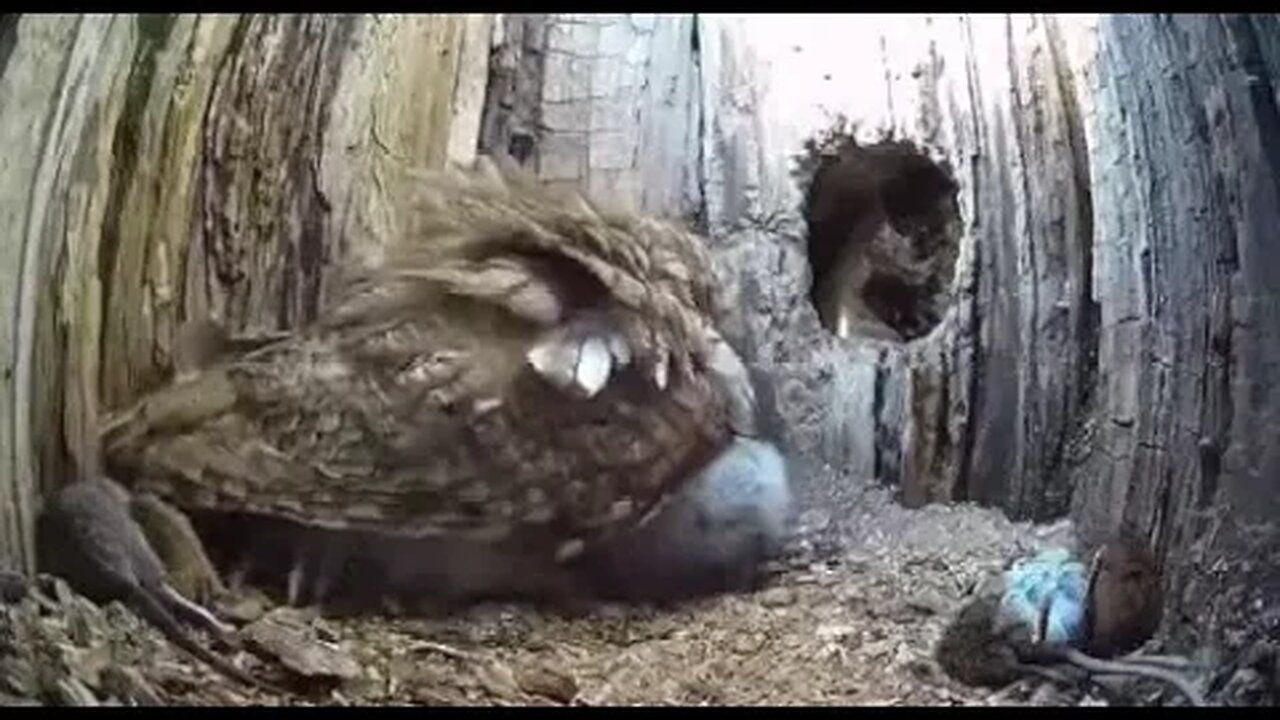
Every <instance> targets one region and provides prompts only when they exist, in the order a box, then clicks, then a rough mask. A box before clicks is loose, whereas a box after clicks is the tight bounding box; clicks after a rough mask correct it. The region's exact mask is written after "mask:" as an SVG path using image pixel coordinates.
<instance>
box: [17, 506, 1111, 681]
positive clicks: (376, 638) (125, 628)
mask: <svg viewBox="0 0 1280 720" xmlns="http://www.w3.org/2000/svg"><path fill="white" fill-rule="evenodd" d="M810 486H811V487H827V488H830V487H843V488H844V490H843V491H841V492H840V494H841V495H843V497H840V498H823V499H822V501H821V502H815V501H814V498H808V499H807V501H805V498H804V497H803V492H802V493H801V494H802V506H807V507H824V508H831V509H832V514H831V515H826V514H824V513H821V512H817V511H813V510H810V511H807V512H805V513H804V514H803V515H802V516H801V521H800V523H799V525H800V527H799V530H798V533H797V540H796V543H795V550H794V552H793V553H792V554H791V555H790V556H789V557H788V558H786V559H785V560H784V561H782V562H780V563H779V567H778V569H777V572H776V574H775V576H774V577H773V579H772V580H771V581H770V582H769V584H768V585H767V586H766V587H764V588H762V589H761V590H759V591H757V592H755V593H751V594H745V595H735V596H723V597H717V598H710V599H705V600H702V601H698V602H694V603H688V604H685V605H682V606H679V607H676V608H674V609H666V610H658V609H646V608H622V607H605V608H601V609H599V610H598V611H597V612H595V613H593V614H592V615H590V616H588V617H582V618H572V619H570V618H566V617H561V616H556V615H553V614H548V613H542V612H538V611H535V610H532V609H529V608H527V607H521V606H485V607H477V608H474V609H472V610H471V611H469V612H468V613H465V614H463V615H461V616H455V617H453V618H449V619H443V618H442V619H429V620H424V619H398V618H382V617H378V618H359V619H333V618H320V617H317V616H315V615H314V613H309V612H307V611H300V610H295V609H289V608H276V609H265V608H264V612H265V615H264V617H263V619H264V620H265V619H271V620H272V621H273V622H277V623H284V625H285V626H287V627H291V628H293V629H294V630H296V631H297V632H295V633H294V634H293V635H292V637H295V641H294V642H293V647H292V648H284V649H281V647H279V644H276V645H272V643H270V642H267V641H264V642H263V643H260V645H262V647H268V646H270V647H268V649H274V652H276V654H277V656H278V658H277V661H276V662H268V661H264V660H263V659H262V657H263V656H264V654H263V653H262V652H261V650H262V647H258V648H257V650H258V651H257V652H251V650H254V648H253V647H249V648H247V649H246V648H241V649H238V650H236V651H235V652H232V653H226V652H224V653H223V654H224V655H229V656H231V657H232V658H233V659H234V661H235V662H236V663H237V664H238V665H239V666H240V667H242V668H245V669H247V670H249V671H250V672H251V673H254V674H261V675H262V676H263V677H264V678H267V679H270V680H272V681H275V682H286V681H287V682H288V683H289V687H290V688H291V689H292V690H293V692H291V693H289V694H287V695H282V696H273V695H269V694H266V693H263V692H261V691H258V690H256V689H251V688H246V687H244V686H243V685H240V684H238V683H236V682H235V681H233V680H230V679H227V678H225V677H224V676H222V675H220V674H218V673H217V672H216V671H214V670H213V669H211V668H209V667H207V666H205V665H203V664H201V663H198V662H196V661H194V660H192V659H190V658H189V657H188V656H187V655H185V654H183V653H182V652H181V651H179V650H178V649H177V648H174V647H172V646H170V645H169V644H168V643H167V642H166V641H165V640H164V639H163V637H162V636H161V635H160V634H159V633H158V632H156V631H155V630H154V629H152V628H151V627H149V626H147V625H146V624H145V623H143V622H142V621H141V620H139V619H138V618H136V617H134V616H133V615H132V614H131V613H130V612H129V611H128V610H126V609H124V608H123V607H121V606H119V605H118V604H114V603H113V604H111V605H109V606H106V607H104V608H98V607H96V606H94V605H93V604H92V603H90V602H88V601H87V600H85V599H84V598H82V597H80V596H78V595H76V594H74V593H72V592H71V591H70V590H68V589H67V588H66V586H65V584H62V583H60V582H53V583H42V584H40V585H41V587H43V588H44V589H37V590H36V591H35V592H32V593H29V594H28V596H27V597H26V598H25V599H23V600H22V601H20V602H18V603H15V604H10V605H5V606H0V610H2V611H3V617H2V618H0V702H5V703H9V704H13V703H23V702H26V703H42V704H46V703H47V704H77V705H91V704H201V705H202V704H236V705H239V704H269V705H276V704H291V705H292V704H361V705H367V704H406V703H410V704H432V705H453V704H465V705H495V704H500V705H506V704H535V705H537V704H544V705H559V704H576V705H629V704H656V705H664V704H667V705H802V704H836V705H849V704H860V705H983V704H1043V703H1053V704H1089V703H1099V704H1102V703H1105V702H1106V700H1103V699H1099V698H1095V697H1093V696H1092V695H1088V694H1083V693H1077V694H1076V695H1075V696H1074V697H1064V696H1061V695H1048V694H1046V693H1045V692H1044V689H1043V688H1040V690H1039V691H1036V687H1035V686H1034V685H1033V684H1032V683H1029V682H1028V683H1027V684H1026V687H1020V688H1015V689H1014V690H1013V691H1010V690H1006V691H1004V692H993V691H992V690H989V689H981V688H967V687H965V686H963V685H960V684H959V683H956V682H954V681H952V680H950V679H948V678H947V677H946V676H945V675H943V674H942V672H941V670H940V669H939V668H938V666H937V665H936V663H935V662H934V661H933V659H932V650H933V646H934V644H935V643H936V642H937V640H938V638H939V637H940V635H941V633H942V629H943V627H944V625H945V624H946V622H947V621H948V619H949V618H950V616H951V614H952V613H953V612H954V611H955V610H956V609H957V608H958V607H959V605H960V603H961V602H962V598H963V597H964V595H965V594H966V592H967V591H968V590H969V589H970V588H972V587H973V586H974V585H975V584H976V583H977V582H979V581H980V580H982V579H983V578H984V577H986V576H987V575H988V574H989V573H993V572H998V571H999V570H1000V569H1001V568H1002V567H1004V565H1005V563H1006V562H1007V561H1008V560H1009V559H1011V558H1013V557H1017V556H1019V555H1022V554H1025V553H1027V552H1034V551H1035V550H1037V549H1040V548H1042V547H1044V546H1046V545H1049V544H1064V543H1068V542H1070V528H1069V526H1067V525H1066V524H1062V523H1060V524H1057V525H1053V526H1033V525H1028V524H1017V523H1011V522H1009V521H1008V520H1007V519H1005V518H1004V517H1003V516H1002V515H1001V514H1000V513H998V512H996V511H992V510H986V509H981V508H977V507H973V506H933V507H928V508H924V509H919V510H909V509H905V508H902V507H901V506H899V505H897V504H895V503H894V501H893V499H892V497H891V494H890V492H889V491H888V490H885V489H883V488H880V487H878V486H873V485H871V484H868V483H856V482H853V481H844V483H843V485H841V484H840V483H837V482H831V483H812V484H810ZM296 638H302V639H301V640H298V639H296ZM200 639H201V641H202V642H203V643H204V644H209V643H210V640H209V639H208V638H207V637H201V638H200ZM285 644H286V645H288V643H285Z"/></svg>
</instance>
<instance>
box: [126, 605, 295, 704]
mask: <svg viewBox="0 0 1280 720" xmlns="http://www.w3.org/2000/svg"><path fill="white" fill-rule="evenodd" d="M130 600H131V601H132V604H133V606H134V607H135V608H136V609H137V610H138V612H139V613H141V614H142V616H143V617H144V618H146V619H147V620H149V621H150V622H151V623H152V624H153V625H155V626H156V628H157V629H159V630H160V632H162V633H164V635H165V637H167V638H168V639H169V641H170V642H172V643H173V644H174V645H177V646H178V647H179V648H181V649H182V650H184V651H186V652H187V654H189V655H191V656H192V657H194V658H195V659H197V660H201V661H203V662H206V663H208V664H209V665H211V666H213V668H214V669H215V670H218V671H219V672H221V673H223V674H224V675H227V676H228V677H230V678H232V679H234V680H238V681H240V682H242V683H244V684H246V685H250V686H252V687H256V688H259V689H262V690H266V691H267V692H272V693H283V690H282V689H280V688H278V687H276V686H274V685H272V684H271V683H268V682H266V681H264V680H259V679H258V678H255V677H253V676H252V675H250V674H249V673H247V672H245V671H244V670H241V669H240V668H238V667H236V666H235V665H232V664H231V662H230V661H229V660H227V659H226V658H224V657H222V656H220V655H218V654H217V653H215V652H213V651H212V650H210V649H208V648H206V647H204V646H202V645H200V644H199V643H197V642H196V641H195V640H193V639H192V638H191V636H190V635H188V634H187V632H186V630H185V629H183V627H182V625H180V624H179V623H178V620H177V619H176V618H175V617H174V616H173V614H172V613H170V612H169V610H168V609H166V608H165V606H164V604H163V603H161V602H160V600H159V599H157V598H156V597H155V596H154V595H153V594H151V593H149V592H147V591H146V590H144V589H143V588H141V587H134V588H132V591H131V592H130Z"/></svg>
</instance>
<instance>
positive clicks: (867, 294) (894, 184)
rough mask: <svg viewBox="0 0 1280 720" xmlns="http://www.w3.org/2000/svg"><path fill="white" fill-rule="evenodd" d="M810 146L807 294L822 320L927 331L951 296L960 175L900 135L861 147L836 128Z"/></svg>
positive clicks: (831, 325)
mask: <svg viewBox="0 0 1280 720" xmlns="http://www.w3.org/2000/svg"><path fill="white" fill-rule="evenodd" d="M806 151H807V155H806V156H802V157H801V158H799V165H800V168H799V170H798V171H797V174H799V175H801V176H802V182H803V181H804V180H803V176H804V175H806V174H808V175H809V177H808V178H807V185H808V187H807V190H806V197H805V207H804V213H805V218H806V220H807V222H808V226H809V237H808V248H807V249H808V255H809V263H810V268H811V270H812V278H813V282H812V284H811V286H810V290H809V298H810V301H811V302H812V303H813V304H814V307H815V308H816V309H817V310H818V316H819V318H820V320H821V321H822V324H823V326H824V327H825V328H827V330H829V331H831V332H833V333H837V334H843V335H862V336H868V337H878V338H881V339H886V340H898V341H907V340H912V339H914V338H918V337H920V336H922V335H925V334H927V333H928V332H929V331H930V330H932V329H933V328H934V327H935V326H936V325H937V324H938V322H939V321H940V320H941V318H942V313H943V311H944V310H945V309H946V306H947V304H948V302H949V300H950V285H951V278H952V276H953V275H954V272H955V260H956V249H957V244H958V243H957V239H958V237H959V230H960V221H959V209H958V206H957V202H956V192H957V186H956V183H955V182H954V181H953V180H952V179H951V176H950V174H949V173H948V172H947V170H946V169H945V168H943V167H941V166H939V165H938V164H937V163H934V162H933V161H931V160H930V159H929V158H927V157H926V156H925V155H924V154H923V153H921V152H920V151H919V150H918V149H917V148H916V147H915V146H914V145H912V144H911V143H908V142H904V141H894V140H885V141H881V142H878V143H875V144H872V145H865V146H859V145H858V144H857V142H856V141H855V140H854V139H853V138H852V137H850V136H849V135H848V134H845V133H842V132H832V133H829V134H828V135H827V136H826V137H824V138H819V139H817V140H813V141H810V142H809V143H807V147H806ZM810 173H811V174H810ZM842 318H843V320H842Z"/></svg>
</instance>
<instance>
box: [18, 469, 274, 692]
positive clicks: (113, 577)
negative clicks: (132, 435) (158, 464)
mask: <svg viewBox="0 0 1280 720" xmlns="http://www.w3.org/2000/svg"><path fill="white" fill-rule="evenodd" d="M128 504H129V494H128V491H127V490H125V489H124V488H123V487H121V486H120V485H119V484H117V483H116V482H114V481H112V480H110V479H107V478H98V479H91V480H82V481H78V482H75V483H72V484H70V485H68V486H66V487H64V488H63V489H62V490H61V491H60V492H59V493H58V494H57V496H56V497H55V498H54V499H53V502H52V503H51V504H50V506H49V507H48V508H47V509H46V510H45V511H44V513H42V515H41V517H40V520H39V523H38V529H37V532H38V533H39V535H38V541H37V548H38V550H39V552H40V563H41V566H42V569H43V570H44V571H45V572H49V573H51V574H54V575H58V576H60V577H62V578H63V579H64V580H66V581H67V582H68V583H69V584H70V585H71V586H72V587H73V588H75V589H76V590H77V591H78V592H80V593H82V594H83V595H85V596H86V597H88V598H89V599H91V600H93V601H94V602H97V603H107V602H111V601H113V600H115V601H120V602H122V603H125V604H126V605H128V606H129V607H130V608H131V609H133V610H134V611H135V612H137V613H138V614H139V615H140V616H142V617H143V618H144V619H146V620H148V621H149V622H151V623H152V624H153V625H155V627H156V628H157V629H159V630H160V631H161V632H162V633H164V635H165V636H166V637H167V638H168V639H169V640H170V641H171V642H172V643H173V644H175V645H177V646H178V647H180V648H182V649H183V650H185V651H186V652H188V653H190V654H191V655H193V656H195V657H196V658H197V659H200V660H203V661H205V662H207V663H209V664H210V665H211V666H213V667H214V668H215V669H217V670H219V671H220V672H222V673H224V674H226V675H228V676H230V677H232V678H234V679H236V680H239V681H240V682H243V683H246V684H249V685H253V686H255V687H258V688H261V689H263V690H266V691H268V692H272V693H280V692H282V691H281V690H280V689H279V688H277V687H275V686H273V685H271V684H270V683H267V682H265V681H262V680H258V679H257V678H254V677H253V676H251V675H249V674H248V673H246V672H245V671H243V670H241V669H239V668H237V667H236V666H234V665H232V664H231V663H230V662H229V661H228V660H226V659H225V658H223V657H221V656H219V655H217V654H216V653H214V652H213V651H211V650H209V649H207V648H205V647H202V646H201V645H200V644H199V643H197V642H196V641H195V640H193V639H192V638H191V636H190V635H189V634H188V633H187V632H186V630H185V629H184V628H183V627H182V625H181V624H180V623H179V621H178V619H177V618H178V617H181V618H182V619H183V620H185V621H186V622H188V623H190V624H192V625H198V626H202V627H204V628H206V629H208V630H210V631H212V632H214V633H216V634H217V635H219V636H227V635H228V634H229V633H230V632H231V631H232V629H231V628H230V627H229V626H227V625H225V624H223V623H222V622H219V621H218V620H217V619H216V618H215V617H213V615H212V614H211V613H210V612H209V611H208V610H206V609H204V608H203V607H201V606H199V605H197V604H195V603H193V602H191V601H190V600H188V599H186V598H185V597H183V596H182V595H181V594H180V593H179V592H178V591H177V590H175V589H174V588H173V586H172V585H171V584H170V583H169V581H168V578H167V576H166V573H165V569H164V565H163V564H162V563H161V562H160V559H159V557H157V555H156V553H155V551H154V550H153V549H152V548H151V546H150V544H149V543H148V542H147V539H146V538H145V537H144V536H143V534H142V531H141V530H140V529H139V527H138V525H137V524H136V523H135V522H134V520H133V518H132V517H130V514H129V508H128Z"/></svg>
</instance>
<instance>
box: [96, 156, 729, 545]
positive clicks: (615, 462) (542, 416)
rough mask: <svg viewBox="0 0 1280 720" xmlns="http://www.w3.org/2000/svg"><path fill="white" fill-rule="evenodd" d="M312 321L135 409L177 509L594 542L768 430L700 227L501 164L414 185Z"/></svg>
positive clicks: (151, 468) (148, 468)
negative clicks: (383, 234)
mask: <svg viewBox="0 0 1280 720" xmlns="http://www.w3.org/2000/svg"><path fill="white" fill-rule="evenodd" d="M412 183H413V184H412V185H411V186H409V189H408V192H407V195H406V197H408V198H410V202H406V203H404V204H402V205H400V206H399V209H398V211H397V212H398V213H399V214H398V215H397V216H396V226H397V230H396V238H395V239H394V241H392V242H390V243H389V244H388V245H387V246H386V247H385V252H383V253H382V255H381V256H380V257H378V258H377V259H375V260H372V261H369V262H366V263H365V265H364V266H363V267H361V268H359V269H358V270H355V271H353V272H351V273H349V274H348V275H347V276H346V278H345V280H344V281H343V285H342V287H341V288H340V290H339V292H338V293H337V295H336V296H335V301H334V302H333V303H332V304H331V305H330V306H329V307H328V308H327V309H326V310H325V311H324V312H323V313H322V316H321V319H320V320H319V321H318V322H317V323H315V324H314V325H312V326H310V327H307V328H304V329H301V330H299V331H297V332H295V333H292V334H290V335H289V336H287V337H285V338H283V339H280V340H277V341H275V342H273V343H269V344H267V345H265V346H264V347H261V348H257V349H254V350H252V351H250V352H247V353H243V354H236V355H234V356H231V357H226V358H223V359H222V360H221V361H219V362H217V363H214V364H211V365H209V366H207V367H204V368H201V369H199V370H197V371H195V372H194V373H189V374H188V375H187V376H186V377H185V378H183V379H180V380H179V381H178V382H176V383H175V384H173V385H171V386H169V387H166V388H164V389H161V390H159V391H157V392H155V393H153V394H151V395H150V396H148V397H146V398H144V399H143V400H142V401H140V402H139V403H138V404H137V405H136V406H134V407H133V408H131V409H130V410H128V411H127V412H124V413H121V414H120V415H119V416H118V417H116V418H115V419H114V420H113V421H112V422H110V423H109V424H108V427H107V429H106V431H105V433H104V457H105V460H106V462H107V465H108V467H109V468H110V469H111V470H112V471H114V472H116V473H118V474H119V475H120V476H121V477H125V478H128V479H129V480H130V482H131V484H132V485H133V486H134V487H136V488H139V489H145V490H150V491H152V492H155V493H156V494H157V495H159V496H161V497H165V498H167V499H169V500H170V501H172V502H174V503H175V504H177V505H178V506H180V507H188V508H199V509H206V510H207V509H213V510H228V511H240V512H251V513H260V514H264V515H268V516H274V517H283V518H289V519H292V520H295V521H298V522H302V523H305V524H308V525H313V526H322V527H329V528H335V529H364V530H369V531H375V532H378V533H382V534H388V535H395V536H401V537H423V538H428V537H457V538H466V539H467V540H468V541H476V542H490V541H492V542H495V543H502V542H507V541H511V540H513V539H514V538H519V542H520V543H521V545H522V546H523V547H524V548H525V549H526V550H530V549H533V550H537V551H538V552H542V553H544V554H558V555H564V556H568V555H573V554H575V553H576V551H577V549H578V548H579V547H580V546H581V545H582V544H584V543H591V542H593V541H595V540H596V539H598V538H600V537H601V536H603V535H607V534H610V533H611V531H613V530H615V529H617V528H619V527H622V526H626V525H629V524H630V523H632V522H634V521H635V520H638V519H639V518H640V517H642V516H644V515H645V514H646V513H647V512H650V511H651V510H653V509H654V508H655V507H656V505H657V504H658V503H660V501H662V500H663V499H664V498H667V497H669V496H670V495H671V493H672V492H673V490H674V489H676V488H677V487H678V486H679V485H680V484H681V483H682V482H684V480H685V479H686V478H688V477H690V476H692V475H694V474H695V473H696V471H697V470H698V469H699V468H700V467H701V466H702V465H704V464H705V463H706V462H707V461H709V460H710V459H711V458H712V457H714V456H715V455H716V454H717V452H719V451H720V450H721V449H722V448H723V447H724V446H725V445H726V444H727V442H728V441H729V439H730V437H731V435H732V433H733V431H734V429H735V428H736V429H737V430H739V431H741V432H747V433H749V432H750V426H751V419H750V418H751V412H750V411H751V409H752V406H753V402H754V400H753V397H752V395H751V390H750V386H749V384H748V382H747V380H746V376H745V372H744V371H743V369H742V366H741V362H740V361H739V360H738V358H737V356H736V355H735V354H734V353H733V351H732V350H731V349H729V348H728V346H727V345H726V344H725V343H724V341H723V340H722V339H721V338H720V336H719V334H718V333H717V331H716V329H715V328H716V323H717V322H718V317H719V313H720V310H719V309H718V306H717V302H718V300H717V299H716V295H715V292H714V287H713V285H712V283H713V275H712V273H711V270H710V265H709V260H708V257H707V255H706V252H705V250H704V248H703V247H702V246H701V241H700V240H699V239H698V238H697V237H695V236H694V235H692V234H689V233H687V232H685V231H682V230H680V229H679V228H677V227H675V226H674V225H672V224H668V223H665V222H660V221H657V220H654V219H649V218H643V217H632V216H622V215H608V214H605V213H603V212H601V211H599V210H597V209H596V208H595V207H594V206H593V205H592V204H591V203H590V202H588V201H587V200H585V199H584V198H582V197H581V196H579V195H576V194H570V193H557V192H554V191H552V190H549V189H545V188H543V187H540V186H538V185H537V184H536V183H535V182H533V181H532V180H528V179H525V178H523V177H520V176H518V175H514V174H512V173H503V172H499V171H497V170H496V168H495V167H494V166H492V165H490V164H485V163H482V164H481V166H480V168H479V169H478V170H476V171H466V172H464V171H453V170H451V171H445V172H439V173H428V174H422V175H420V176H417V177H416V178H415V179H414V180H413V181H412Z"/></svg>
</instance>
